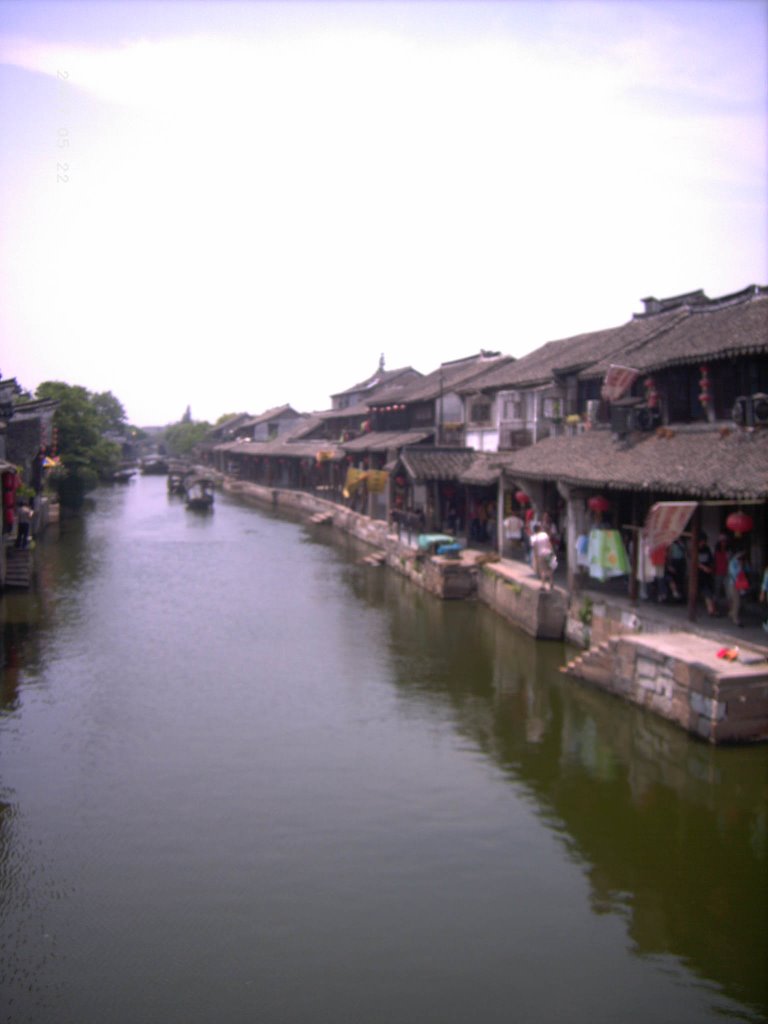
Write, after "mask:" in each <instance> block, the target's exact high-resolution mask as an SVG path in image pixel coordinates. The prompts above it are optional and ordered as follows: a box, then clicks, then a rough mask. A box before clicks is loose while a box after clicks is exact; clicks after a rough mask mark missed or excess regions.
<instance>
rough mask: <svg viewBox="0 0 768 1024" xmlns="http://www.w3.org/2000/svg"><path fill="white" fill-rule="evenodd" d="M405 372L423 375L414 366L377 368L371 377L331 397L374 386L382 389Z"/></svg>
mask: <svg viewBox="0 0 768 1024" xmlns="http://www.w3.org/2000/svg"><path fill="white" fill-rule="evenodd" d="M403 374H408V375H412V374H418V375H419V376H421V374H419V371H418V370H414V369H413V367H412V366H401V367H400V369H399V370H377V371H376V372H375V373H373V374H371V376H370V377H366V379H365V380H363V381H360V383H359V384H354V385H353V386H352V387H351V388H345V389H344V390H343V391H334V393H333V395H332V396H331V397H332V398H340V397H341V396H342V395H353V394H355V393H356V392H358V391H370V390H371V389H372V388H377V389H378V390H380V389H381V388H383V387H387V386H388V385H389V384H392V383H393V382H394V381H395V380H397V378H398V377H402V376H403Z"/></svg>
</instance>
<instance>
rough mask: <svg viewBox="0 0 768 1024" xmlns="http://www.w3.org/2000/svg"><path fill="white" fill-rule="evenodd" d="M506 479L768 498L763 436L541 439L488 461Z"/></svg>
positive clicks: (665, 433) (714, 433)
mask: <svg viewBox="0 0 768 1024" xmlns="http://www.w3.org/2000/svg"><path fill="white" fill-rule="evenodd" d="M494 461H495V462H496V463H497V465H499V466H500V467H501V468H502V469H503V470H504V472H505V473H506V474H507V475H508V476H511V477H513V478H514V477H515V476H519V477H528V478H533V479H543V480H561V481H563V482H565V483H570V484H574V485H577V486H578V485H584V486H588V487H597V488H612V489H620V490H640V491H663V492H666V493H670V494H680V495H683V494H687V495H691V496H698V497H706V498H733V499H739V498H742V499H765V498H768V429H766V430H756V431H754V432H751V433H750V432H747V431H740V430H730V431H729V430H725V429H724V430H722V431H718V430H713V429H711V428H709V429H707V428H699V429H685V428H683V429H678V430H672V429H667V430H658V431H656V433H652V434H634V435H632V436H631V437H630V438H629V440H628V441H618V440H616V438H615V436H614V435H613V434H611V432H610V431H608V430H592V431H588V432H586V433H584V434H577V435H576V436H574V437H549V438H546V439H545V440H544V441H539V442H538V444H534V445H530V446H529V447H528V448H521V449H519V450H518V451H515V452H509V453H499V454H498V455H497V456H496V458H495V460H494Z"/></svg>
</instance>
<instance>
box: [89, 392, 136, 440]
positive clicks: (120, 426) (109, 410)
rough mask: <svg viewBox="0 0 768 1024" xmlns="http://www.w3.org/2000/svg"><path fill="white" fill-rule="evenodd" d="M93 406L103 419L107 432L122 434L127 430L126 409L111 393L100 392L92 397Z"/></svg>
mask: <svg viewBox="0 0 768 1024" xmlns="http://www.w3.org/2000/svg"><path fill="white" fill-rule="evenodd" d="M91 404H92V405H93V407H94V409H95V410H96V411H97V412H98V414H99V416H100V417H101V421H102V423H103V424H104V428H105V430H113V431H115V433H121V432H123V431H124V430H126V427H127V424H126V420H125V409H124V408H123V406H122V403H121V402H119V401H118V400H117V399H116V398H115V396H114V395H113V394H112V392H111V391H100V392H98V393H97V394H95V395H92V396H91Z"/></svg>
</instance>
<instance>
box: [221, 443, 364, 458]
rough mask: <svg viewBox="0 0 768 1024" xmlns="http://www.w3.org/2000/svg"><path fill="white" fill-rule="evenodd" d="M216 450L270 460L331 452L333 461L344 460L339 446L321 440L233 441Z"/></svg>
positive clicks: (306, 456) (313, 456)
mask: <svg viewBox="0 0 768 1024" xmlns="http://www.w3.org/2000/svg"><path fill="white" fill-rule="evenodd" d="M214 450H215V451H217V452H231V453H232V454H237V455H252V456H263V457H266V458H270V459H280V458H291V459H302V458H310V459H314V458H315V456H316V455H317V453H318V452H321V451H322V452H331V458H332V459H337V460H338V459H342V458H344V452H343V451H342V450H341V449H340V448H339V446H338V445H337V444H333V442H331V441H323V440H321V439H319V438H318V439H314V440H308V441H286V440H284V439H283V438H279V439H276V440H274V441H239V442H238V441H232V442H228V443H227V444H218V445H216V448H215V449H214Z"/></svg>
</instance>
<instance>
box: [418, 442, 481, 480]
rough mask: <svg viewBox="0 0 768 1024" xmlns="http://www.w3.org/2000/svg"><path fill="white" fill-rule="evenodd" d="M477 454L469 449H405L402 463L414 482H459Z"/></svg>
mask: <svg viewBox="0 0 768 1024" xmlns="http://www.w3.org/2000/svg"><path fill="white" fill-rule="evenodd" d="M476 454H477V453H476V452H473V451H471V450H470V449H468V448H467V449H452V450H451V449H445V448H405V449H404V450H403V452H402V453H401V455H400V461H401V462H402V464H403V465H404V466H405V468H406V470H407V471H408V474H409V475H410V476H411V477H412V478H413V479H414V480H458V479H459V478H460V476H461V475H462V473H465V472H466V471H467V470H468V469H469V467H470V466H471V465H472V461H473V459H474V458H475V456H476Z"/></svg>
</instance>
